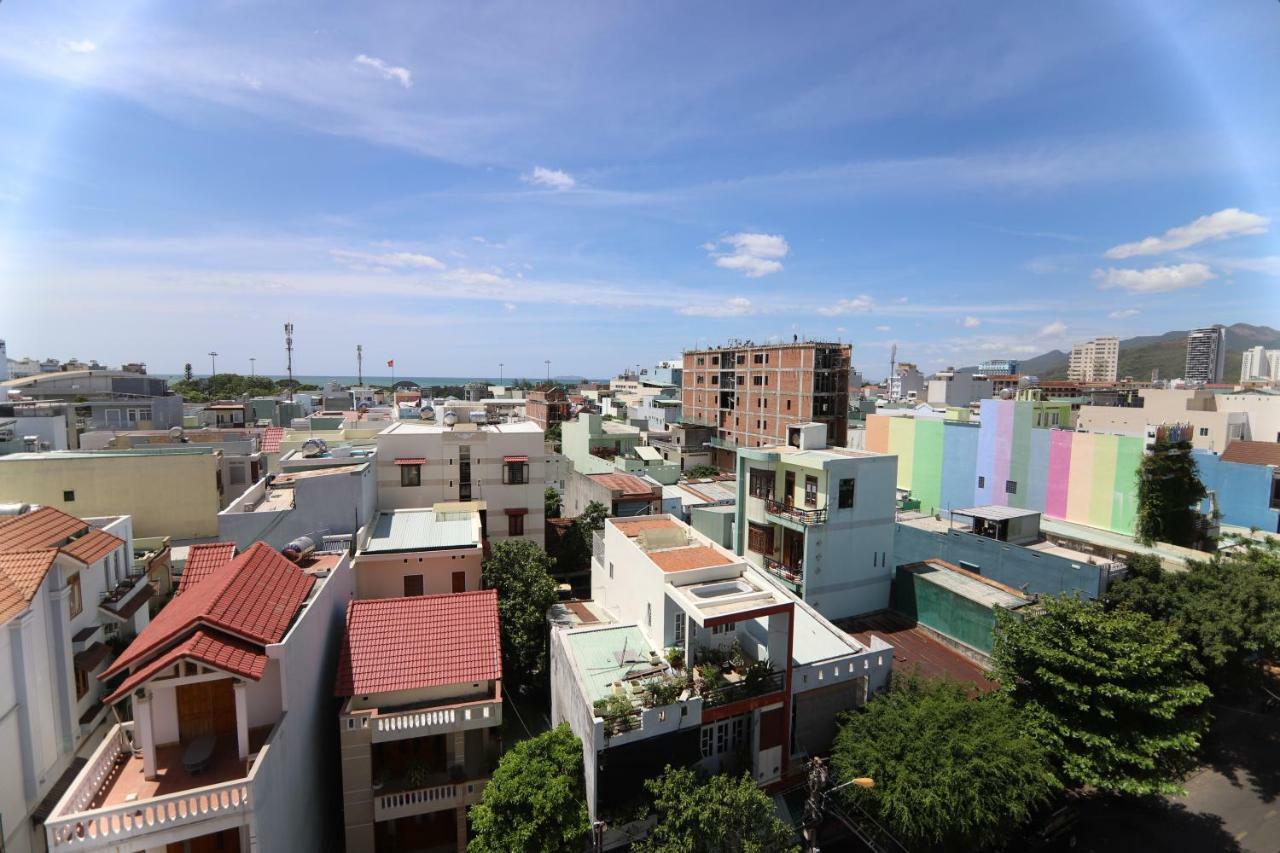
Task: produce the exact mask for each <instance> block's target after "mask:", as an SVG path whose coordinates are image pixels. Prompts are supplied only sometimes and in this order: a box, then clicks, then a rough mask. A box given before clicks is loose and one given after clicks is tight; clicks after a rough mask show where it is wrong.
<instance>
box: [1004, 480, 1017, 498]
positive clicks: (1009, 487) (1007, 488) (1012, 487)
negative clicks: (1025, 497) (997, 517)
mask: <svg viewBox="0 0 1280 853" xmlns="http://www.w3.org/2000/svg"><path fill="white" fill-rule="evenodd" d="M1004 493H1005V494H1006V495H1016V494H1017V493H1018V483H1017V482H1016V481H1014V480H1005V481H1004Z"/></svg>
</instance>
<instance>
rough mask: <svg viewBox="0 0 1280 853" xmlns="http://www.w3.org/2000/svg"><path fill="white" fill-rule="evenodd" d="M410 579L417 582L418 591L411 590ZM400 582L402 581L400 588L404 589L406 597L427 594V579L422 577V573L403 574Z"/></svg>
mask: <svg viewBox="0 0 1280 853" xmlns="http://www.w3.org/2000/svg"><path fill="white" fill-rule="evenodd" d="M410 581H416V582H417V588H418V591H417V592H411V591H410V589H409V584H410ZM400 582H401V586H400V588H401V589H402V590H403V591H404V597H405V598H417V597H418V596H420V595H426V594H427V585H426V580H425V579H424V578H423V577H422V575H420V574H418V575H403V576H401V578H400Z"/></svg>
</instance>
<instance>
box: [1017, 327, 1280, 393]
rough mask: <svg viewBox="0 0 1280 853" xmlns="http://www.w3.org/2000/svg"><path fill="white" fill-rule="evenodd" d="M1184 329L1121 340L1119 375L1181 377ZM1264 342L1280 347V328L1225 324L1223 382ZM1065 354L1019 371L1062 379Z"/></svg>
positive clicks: (1041, 359)
mask: <svg viewBox="0 0 1280 853" xmlns="http://www.w3.org/2000/svg"><path fill="white" fill-rule="evenodd" d="M1188 331H1189V330H1187V329H1183V330H1180V331H1174V332H1165V333H1164V334H1163V335H1140V336H1138V337H1134V338H1126V339H1125V340H1122V341H1121V342H1120V364H1119V368H1118V374H1119V375H1120V376H1122V377H1123V376H1132V377H1133V378H1134V379H1139V380H1147V379H1150V378H1151V371H1152V370H1158V371H1159V372H1160V378H1161V379H1176V378H1180V377H1181V376H1182V374H1183V372H1184V371H1185V368H1186V364H1187V332H1188ZM1256 346H1264V347H1267V348H1268V349H1280V331H1276V330H1275V329H1273V328H1271V327H1270V326H1253V325H1250V324H1248V323H1236V324H1234V325H1231V326H1227V366H1226V372H1225V373H1224V374H1223V380H1224V381H1226V382H1235V381H1237V380H1238V379H1239V378H1240V355H1241V353H1243V352H1244V351H1245V350H1246V349H1249V348H1250V347H1256ZM1067 360H1068V354H1067V353H1065V352H1062V351H1061V350H1053V351H1052V352H1047V353H1044V354H1043V355H1038V356H1036V357H1035V358H1028V359H1025V360H1023V361H1022V363H1021V366H1020V367H1019V372H1020V373H1022V374H1024V375H1031V376H1039V377H1040V378H1041V379H1065V378H1066V376H1067Z"/></svg>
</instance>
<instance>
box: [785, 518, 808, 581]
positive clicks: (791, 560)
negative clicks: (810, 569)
mask: <svg viewBox="0 0 1280 853" xmlns="http://www.w3.org/2000/svg"><path fill="white" fill-rule="evenodd" d="M782 565H784V566H786V567H787V568H788V569H791V570H792V571H799V570H800V569H801V568H803V567H804V534H803V533H797V532H796V531H794V530H792V529H790V528H783V530H782Z"/></svg>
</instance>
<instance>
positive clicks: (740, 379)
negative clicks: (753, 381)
mask: <svg viewBox="0 0 1280 853" xmlns="http://www.w3.org/2000/svg"><path fill="white" fill-rule="evenodd" d="M734 379H735V380H736V381H737V383H738V384H739V385H745V384H746V383H747V377H745V376H742V375H738V376H735V377H734Z"/></svg>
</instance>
